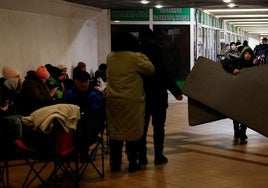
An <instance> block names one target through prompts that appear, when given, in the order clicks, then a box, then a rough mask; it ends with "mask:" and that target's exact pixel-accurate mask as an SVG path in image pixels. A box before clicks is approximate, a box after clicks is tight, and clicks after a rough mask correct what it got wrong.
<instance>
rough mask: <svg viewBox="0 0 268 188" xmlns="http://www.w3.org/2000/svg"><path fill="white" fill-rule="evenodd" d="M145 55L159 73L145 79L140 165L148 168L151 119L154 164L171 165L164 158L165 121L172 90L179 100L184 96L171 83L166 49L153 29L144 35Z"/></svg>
mask: <svg viewBox="0 0 268 188" xmlns="http://www.w3.org/2000/svg"><path fill="white" fill-rule="evenodd" d="M140 39H141V45H140V48H141V52H142V53H144V54H145V55H146V56H147V57H149V59H150V60H151V62H152V63H153V65H154V66H155V73H154V74H153V75H152V76H150V77H146V78H144V90H145V97H146V99H145V127H144V134H143V136H142V138H141V140H140V150H139V162H140V164H141V165H146V164H147V163H148V159H147V156H146V151H147V147H146V137H147V131H148V126H149V121H150V117H151V116H152V125H153V141H154V153H155V158H154V164H156V165H158V164H163V163H167V162H168V159H167V158H166V157H165V156H164V154H163V150H164V139H165V121H166V110H167V108H168V92H167V90H169V91H170V92H171V93H172V94H173V96H174V97H175V98H176V99H177V100H182V92H181V90H180V88H179V87H178V86H177V84H176V82H175V81H174V80H172V79H170V77H169V75H168V72H167V70H166V67H165V63H164V60H163V57H162V55H161V54H162V48H161V47H160V45H159V41H158V39H157V38H156V37H155V36H154V33H153V31H152V30H150V29H146V30H143V31H142V32H141V34H140Z"/></svg>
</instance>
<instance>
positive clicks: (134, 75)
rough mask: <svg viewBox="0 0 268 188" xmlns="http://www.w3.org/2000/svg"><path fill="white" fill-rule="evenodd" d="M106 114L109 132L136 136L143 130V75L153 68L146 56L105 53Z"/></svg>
mask: <svg viewBox="0 0 268 188" xmlns="http://www.w3.org/2000/svg"><path fill="white" fill-rule="evenodd" d="M107 66H108V69H107V88H106V91H107V93H106V116H107V126H108V131H109V136H110V138H111V139H117V140H128V141H135V140H138V139H139V138H140V137H141V136H142V134H143V128H144V113H145V109H144V108H145V97H144V90H143V76H149V75H151V74H152V73H153V72H154V66H153V64H152V63H151V62H150V60H149V59H148V57H147V56H145V55H143V54H141V53H134V52H131V51H118V52H111V53H110V54H108V56H107Z"/></svg>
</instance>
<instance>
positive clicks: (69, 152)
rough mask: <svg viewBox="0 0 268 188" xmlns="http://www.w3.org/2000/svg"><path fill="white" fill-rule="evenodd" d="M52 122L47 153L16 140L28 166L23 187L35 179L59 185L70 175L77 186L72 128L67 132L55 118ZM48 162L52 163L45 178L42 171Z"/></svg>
mask: <svg viewBox="0 0 268 188" xmlns="http://www.w3.org/2000/svg"><path fill="white" fill-rule="evenodd" d="M53 124H54V125H53V129H52V131H51V133H50V135H49V138H50V139H52V141H51V143H52V144H51V150H50V151H49V152H48V153H44V152H43V151H42V150H38V149H31V148H30V147H28V146H27V145H26V144H25V143H23V142H22V141H19V142H18V141H17V142H16V145H17V147H18V151H19V153H20V155H21V156H23V158H24V159H25V161H26V163H27V164H28V166H29V167H30V169H29V172H28V174H27V176H26V178H25V181H24V183H23V186H22V187H23V188H25V187H29V186H30V185H31V184H32V183H33V182H34V181H35V180H36V179H38V180H39V181H40V182H41V184H42V185H44V186H49V187H60V186H62V184H63V183H64V181H65V180H67V179H68V180H69V179H70V177H71V179H72V180H73V181H72V183H73V184H74V186H73V187H79V167H78V155H77V152H76V150H75V148H74V147H73V140H72V135H73V130H71V131H69V132H68V133H67V132H66V131H65V130H64V129H63V127H62V126H61V125H60V123H59V122H58V121H57V119H55V120H54V121H53ZM49 162H53V163H54V165H53V169H52V171H51V173H50V174H49V176H48V178H46V179H45V178H43V177H42V176H43V175H42V172H43V170H44V169H45V168H46V167H47V166H48V164H49ZM38 163H41V166H39V167H37V164H38ZM67 176H68V177H67ZM66 177H67V178H66ZM68 184H70V182H68Z"/></svg>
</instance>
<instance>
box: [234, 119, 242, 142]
mask: <svg viewBox="0 0 268 188" xmlns="http://www.w3.org/2000/svg"><path fill="white" fill-rule="evenodd" d="M233 124H234V138H235V139H238V138H239V137H240V127H239V122H237V121H235V120H234V121H233Z"/></svg>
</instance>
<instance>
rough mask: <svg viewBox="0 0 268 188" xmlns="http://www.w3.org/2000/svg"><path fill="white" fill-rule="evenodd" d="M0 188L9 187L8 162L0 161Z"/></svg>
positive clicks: (5, 160)
mask: <svg viewBox="0 0 268 188" xmlns="http://www.w3.org/2000/svg"><path fill="white" fill-rule="evenodd" d="M0 187H9V170H8V160H7V159H4V160H1V161H0Z"/></svg>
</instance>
